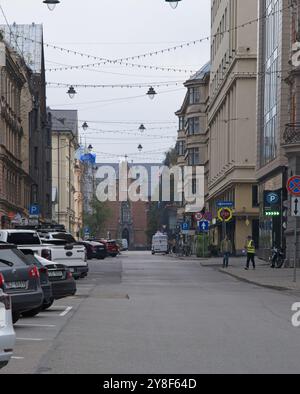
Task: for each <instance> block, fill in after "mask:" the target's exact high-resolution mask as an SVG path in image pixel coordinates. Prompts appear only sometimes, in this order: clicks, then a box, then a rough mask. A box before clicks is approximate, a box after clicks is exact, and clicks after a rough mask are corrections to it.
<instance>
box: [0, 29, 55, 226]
mask: <svg viewBox="0 0 300 394" xmlns="http://www.w3.org/2000/svg"><path fill="white" fill-rule="evenodd" d="M0 30H1V32H2V35H3V37H4V40H5V42H6V43H7V45H8V46H9V48H11V50H12V51H13V52H14V53H15V54H16V55H18V56H19V57H20V58H21V59H23V60H22V61H23V63H24V65H25V68H26V84H25V85H24V89H27V92H25V90H24V89H23V91H22V95H23V97H24V99H23V98H21V102H22V103H23V107H22V128H23V131H24V130H26V133H27V131H28V133H27V134H26V133H25V134H24V137H23V138H24V140H23V142H22V143H21V151H22V156H20V155H19V154H18V155H17V157H18V159H19V160H20V159H21V160H22V162H23V165H25V166H26V168H27V169H26V171H27V170H28V172H29V176H30V191H29V201H26V211H27V212H26V214H28V210H29V206H30V205H33V204H34V205H37V206H38V207H39V212H40V219H39V220H40V221H41V222H49V221H51V214H52V212H51V117H50V116H49V113H48V112H47V108H46V83H45V81H46V78H45V60H44V44H43V26H42V25H37V24H34V23H32V24H31V25H18V24H15V23H14V24H13V25H11V26H7V25H2V26H0ZM15 77H16V76H14V77H13V78H15ZM17 81H18V78H17ZM11 83H12V86H13V83H14V82H11ZM16 93H17V90H16V88H15V87H14V94H16ZM3 97H4V100H5V95H4V96H3ZM11 110H13V112H14V113H15V114H16V113H19V112H18V111H19V110H18V111H16V109H15V108H11ZM25 141H26V143H25ZM27 143H28V144H29V145H27ZM28 146H29V151H28ZM9 179H14V177H12V178H11V177H9ZM10 182H15V181H14V180H12V181H10ZM25 189H27V187H26V188H25ZM24 193H26V195H27V194H28V191H27V190H26V191H25V192H24ZM13 198H14V197H13ZM26 198H27V197H26Z"/></svg>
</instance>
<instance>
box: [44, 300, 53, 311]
mask: <svg viewBox="0 0 300 394" xmlns="http://www.w3.org/2000/svg"><path fill="white" fill-rule="evenodd" d="M53 303H54V300H52V301H50V302H48V303H45V304H43V306H42V309H43V311H46V310H47V309H49V308H51V306H52V305H53Z"/></svg>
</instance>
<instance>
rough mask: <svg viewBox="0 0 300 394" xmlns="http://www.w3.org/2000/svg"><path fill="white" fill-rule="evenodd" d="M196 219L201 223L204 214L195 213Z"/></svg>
mask: <svg viewBox="0 0 300 394" xmlns="http://www.w3.org/2000/svg"><path fill="white" fill-rule="evenodd" d="M195 219H196V220H197V222H200V220H202V219H203V214H202V213H201V212H198V213H195Z"/></svg>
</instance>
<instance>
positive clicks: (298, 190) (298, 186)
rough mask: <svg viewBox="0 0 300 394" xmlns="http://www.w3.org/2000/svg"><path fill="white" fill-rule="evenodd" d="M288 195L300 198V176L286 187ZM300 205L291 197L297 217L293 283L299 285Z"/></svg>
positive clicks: (290, 181) (294, 214) (291, 180)
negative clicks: (299, 230) (299, 241)
mask: <svg viewBox="0 0 300 394" xmlns="http://www.w3.org/2000/svg"><path fill="white" fill-rule="evenodd" d="M286 188H287V190H288V193H289V194H290V195H291V196H294V197H300V176H297V175H296V176H293V177H291V178H290V179H289V180H288V182H287V186H286ZM298 204H299V201H297V199H295V198H293V197H291V216H294V217H295V219H294V220H295V228H294V275H293V281H294V283H297V260H298V254H297V222H298V219H297V217H298V209H299V208H298Z"/></svg>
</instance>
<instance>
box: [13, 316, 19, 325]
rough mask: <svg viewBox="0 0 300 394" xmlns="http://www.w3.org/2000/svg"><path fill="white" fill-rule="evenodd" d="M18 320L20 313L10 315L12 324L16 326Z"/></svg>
mask: <svg viewBox="0 0 300 394" xmlns="http://www.w3.org/2000/svg"><path fill="white" fill-rule="evenodd" d="M19 319H20V313H13V314H12V321H13V324H16V323H17V321H18V320H19Z"/></svg>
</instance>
